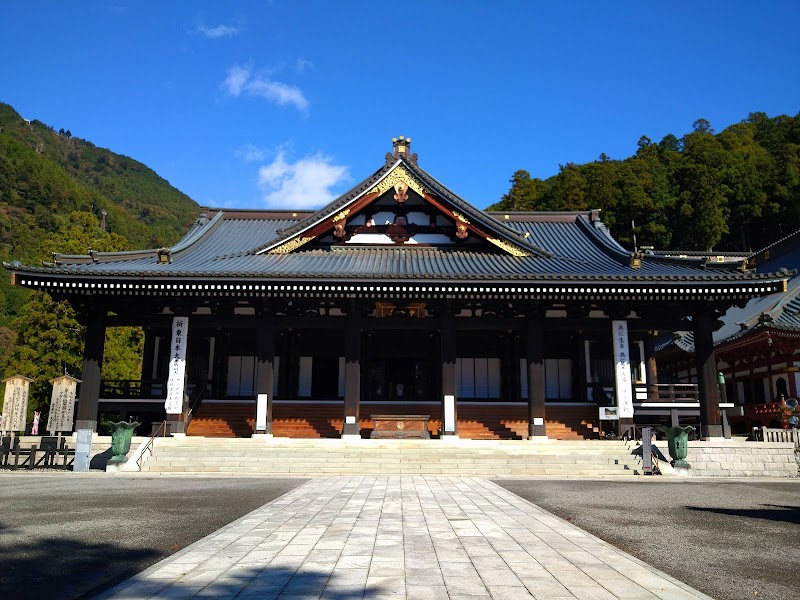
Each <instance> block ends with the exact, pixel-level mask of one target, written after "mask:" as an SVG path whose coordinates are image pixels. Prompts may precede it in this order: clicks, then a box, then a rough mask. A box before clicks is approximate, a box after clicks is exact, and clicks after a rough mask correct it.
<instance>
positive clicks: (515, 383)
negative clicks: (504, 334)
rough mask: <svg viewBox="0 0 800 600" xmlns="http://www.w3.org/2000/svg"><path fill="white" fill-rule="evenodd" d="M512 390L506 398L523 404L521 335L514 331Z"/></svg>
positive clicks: (512, 338) (512, 342) (511, 366)
mask: <svg viewBox="0 0 800 600" xmlns="http://www.w3.org/2000/svg"><path fill="white" fill-rule="evenodd" d="M510 337H511V365H510V368H511V388H510V389H509V390H508V393H507V394H506V397H508V398H510V399H511V400H512V401H514V402H522V401H523V398H522V373H521V371H520V359H521V358H522V350H521V348H520V339H519V333H518V332H517V331H514V332H513V333H512V334H511V336H510Z"/></svg>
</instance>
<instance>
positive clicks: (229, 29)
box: [194, 23, 239, 40]
mask: <svg viewBox="0 0 800 600" xmlns="http://www.w3.org/2000/svg"><path fill="white" fill-rule="evenodd" d="M194 30H195V33H199V34H201V35H204V36H205V37H207V38H208V39H210V40H218V39H220V38H228V37H233V36H235V35H236V34H238V33H239V28H238V27H236V26H235V25H216V26H214V27H208V26H207V25H205V24H204V23H198V24H197V26H196V27H195V29H194Z"/></svg>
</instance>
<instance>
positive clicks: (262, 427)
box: [256, 394, 267, 431]
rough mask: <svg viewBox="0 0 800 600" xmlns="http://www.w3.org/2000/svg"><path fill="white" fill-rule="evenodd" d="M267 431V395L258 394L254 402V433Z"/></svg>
mask: <svg viewBox="0 0 800 600" xmlns="http://www.w3.org/2000/svg"><path fill="white" fill-rule="evenodd" d="M266 430H267V395H266V394H259V395H258V399H257V401H256V431H266Z"/></svg>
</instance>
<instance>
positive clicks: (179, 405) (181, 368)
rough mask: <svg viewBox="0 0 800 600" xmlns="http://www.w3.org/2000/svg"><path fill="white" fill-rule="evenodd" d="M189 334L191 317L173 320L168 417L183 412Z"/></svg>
mask: <svg viewBox="0 0 800 600" xmlns="http://www.w3.org/2000/svg"><path fill="white" fill-rule="evenodd" d="M188 334H189V317H175V318H173V319H172V345H171V346H170V355H169V356H170V358H169V377H168V379H167V399H166V401H165V402H164V408H165V409H166V411H167V414H168V415H179V414H181V412H182V411H183V390H184V377H185V375H186V341H187V338H188Z"/></svg>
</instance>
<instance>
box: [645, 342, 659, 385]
mask: <svg viewBox="0 0 800 600" xmlns="http://www.w3.org/2000/svg"><path fill="white" fill-rule="evenodd" d="M644 354H645V363H644V368H645V376H646V378H647V385H648V387H649V386H650V385H656V384H657V383H658V364H657V363H656V334H655V333H653V332H648V333H647V337H646V338H645V340H644Z"/></svg>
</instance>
